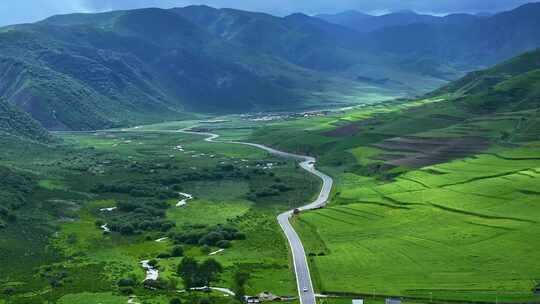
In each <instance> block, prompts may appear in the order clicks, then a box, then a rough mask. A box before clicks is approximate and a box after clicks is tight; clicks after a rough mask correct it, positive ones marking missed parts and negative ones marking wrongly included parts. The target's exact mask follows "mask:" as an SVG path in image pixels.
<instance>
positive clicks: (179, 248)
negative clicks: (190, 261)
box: [171, 246, 184, 257]
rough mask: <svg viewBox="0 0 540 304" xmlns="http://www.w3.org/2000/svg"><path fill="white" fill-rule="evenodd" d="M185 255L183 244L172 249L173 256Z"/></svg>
mask: <svg viewBox="0 0 540 304" xmlns="http://www.w3.org/2000/svg"><path fill="white" fill-rule="evenodd" d="M183 255H184V248H182V246H175V247H174V248H173V249H172V251H171V256H173V257H181V256H183Z"/></svg>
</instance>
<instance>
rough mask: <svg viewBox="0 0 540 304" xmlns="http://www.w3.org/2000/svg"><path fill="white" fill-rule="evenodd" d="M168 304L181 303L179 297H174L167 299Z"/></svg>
mask: <svg viewBox="0 0 540 304" xmlns="http://www.w3.org/2000/svg"><path fill="white" fill-rule="evenodd" d="M169 304H182V301H180V299H179V298H174V299H171V300H170V301H169Z"/></svg>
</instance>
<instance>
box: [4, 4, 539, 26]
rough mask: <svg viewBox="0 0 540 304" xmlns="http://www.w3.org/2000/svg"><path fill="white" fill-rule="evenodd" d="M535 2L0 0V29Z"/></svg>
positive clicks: (496, 7) (493, 7) (475, 8)
mask: <svg viewBox="0 0 540 304" xmlns="http://www.w3.org/2000/svg"><path fill="white" fill-rule="evenodd" d="M537 1H538V0H0V25H7V24H16V23H25V22H34V21H38V20H41V19H44V18H46V17H48V16H51V15H55V14H65V13H72V12H99V11H107V10H115V9H130V8H140V7H163V8H170V7H175V6H186V5H190V4H206V5H209V6H213V7H232V8H239V9H245V10H252V11H262V12H267V13H271V14H275V15H286V14H290V13H295V12H304V13H306V14H316V13H335V12H339V11H344V10H349V9H354V10H358V11H362V12H367V13H378V14H380V13H384V12H390V11H396V10H402V9H412V10H415V11H418V12H424V13H434V14H445V13H454V12H497V11H503V10H508V9H512V8H514V7H517V6H519V5H522V4H524V3H527V2H537Z"/></svg>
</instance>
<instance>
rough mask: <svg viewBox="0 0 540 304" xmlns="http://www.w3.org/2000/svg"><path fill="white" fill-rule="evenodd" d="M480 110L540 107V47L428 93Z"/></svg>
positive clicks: (516, 109) (493, 110)
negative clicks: (444, 96) (446, 96)
mask: <svg viewBox="0 0 540 304" xmlns="http://www.w3.org/2000/svg"><path fill="white" fill-rule="evenodd" d="M430 95H431V96H439V95H448V96H449V97H450V98H451V99H452V100H455V101H456V102H459V103H462V104H464V105H465V106H466V107H467V109H471V110H474V111H475V112H480V113H486V112H487V113H489V112H497V111H520V110H528V109H534V108H540V49H537V50H535V51H531V52H528V53H525V54H523V55H521V56H518V57H516V58H513V59H511V60H509V61H506V62H504V63H501V64H499V65H496V66H495V67H493V68H490V69H487V70H482V71H477V72H473V73H470V74H468V75H467V76H465V77H463V78H462V79H459V80H457V81H454V82H452V83H450V84H448V85H447V86H444V87H442V88H441V89H439V90H436V91H435V92H433V93H431V94H430Z"/></svg>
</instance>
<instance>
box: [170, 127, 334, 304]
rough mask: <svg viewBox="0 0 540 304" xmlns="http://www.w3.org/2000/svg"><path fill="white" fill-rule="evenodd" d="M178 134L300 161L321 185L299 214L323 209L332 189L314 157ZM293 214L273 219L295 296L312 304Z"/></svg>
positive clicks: (308, 274)
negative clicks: (287, 254) (289, 262)
mask: <svg viewBox="0 0 540 304" xmlns="http://www.w3.org/2000/svg"><path fill="white" fill-rule="evenodd" d="M178 131H179V132H181V133H186V134H195V135H206V136H208V137H207V138H205V141H207V142H218V143H229V144H239V145H246V146H252V147H255V148H259V149H263V150H265V151H267V152H269V153H271V154H274V155H277V156H281V157H285V158H292V159H296V160H298V161H299V162H300V166H301V167H302V168H303V169H304V170H306V171H308V172H309V173H311V174H313V175H316V176H318V177H319V178H320V179H321V180H322V182H323V185H322V187H321V192H320V193H319V196H318V197H317V199H316V200H315V201H313V202H311V203H309V204H307V205H305V206H303V207H299V208H298V209H299V210H300V211H308V210H313V209H317V208H321V207H324V206H325V205H326V203H327V202H328V198H329V196H330V191H331V190H332V184H333V180H332V178H331V177H330V176H328V175H326V174H324V173H322V172H320V171H318V170H317V169H316V168H315V162H316V159H315V158H314V157H311V156H305V155H299V154H293V153H287V152H283V151H279V150H276V149H273V148H270V147H267V146H265V145H260V144H254V143H249V142H241V141H217V140H216V139H217V138H218V137H219V135H218V134H214V133H208V132H196V131H190V130H189V128H188V129H182V130H178ZM293 215H294V210H289V211H287V212H284V213H282V214H280V215H279V216H278V217H277V220H278V223H279V225H280V226H281V229H282V230H283V232H284V233H285V236H286V237H287V240H288V242H289V247H290V248H291V252H292V258H293V264H294V273H295V275H296V284H297V286H298V296H299V299H300V303H301V304H316V301H315V291H314V290H313V283H312V281H311V274H310V272H309V265H308V261H307V258H306V252H305V250H304V246H303V245H302V240H301V239H300V237H299V236H298V233H296V231H295V230H294V228H293V226H292V225H291V223H290V221H289V220H290V218H291V217H292V216H293Z"/></svg>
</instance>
